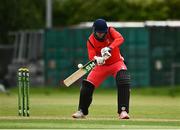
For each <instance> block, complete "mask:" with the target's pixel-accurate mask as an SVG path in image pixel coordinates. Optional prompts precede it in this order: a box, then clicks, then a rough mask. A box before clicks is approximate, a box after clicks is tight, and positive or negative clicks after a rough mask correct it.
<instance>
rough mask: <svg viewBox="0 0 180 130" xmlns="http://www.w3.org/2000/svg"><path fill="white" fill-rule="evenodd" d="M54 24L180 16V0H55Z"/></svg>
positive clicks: (160, 18)
mask: <svg viewBox="0 0 180 130" xmlns="http://www.w3.org/2000/svg"><path fill="white" fill-rule="evenodd" d="M53 15H54V17H53V21H54V26H64V25H69V24H76V23H79V22H82V21H93V20H94V19H96V18H100V17H101V18H104V19H107V20H108V21H144V20H168V19H172V20H177V19H180V0H146V2H145V1H144V0H89V1H84V0H54V12H53Z"/></svg>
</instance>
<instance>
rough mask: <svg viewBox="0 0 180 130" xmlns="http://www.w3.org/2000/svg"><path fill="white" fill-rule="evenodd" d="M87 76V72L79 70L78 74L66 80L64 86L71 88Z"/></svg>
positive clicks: (75, 73)
mask: <svg viewBox="0 0 180 130" xmlns="http://www.w3.org/2000/svg"><path fill="white" fill-rule="evenodd" d="M85 74H86V71H85V70H83V69H79V70H77V71H76V72H74V73H73V74H72V75H70V76H69V77H67V78H66V79H65V80H64V84H65V85H66V86H67V87H69V86H70V85H71V84H73V83H74V82H75V81H77V80H78V79H79V78H81V77H82V76H83V75H85Z"/></svg>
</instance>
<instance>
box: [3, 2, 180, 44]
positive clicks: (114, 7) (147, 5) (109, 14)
mask: <svg viewBox="0 0 180 130" xmlns="http://www.w3.org/2000/svg"><path fill="white" fill-rule="evenodd" d="M45 3H46V1H45V0H10V1H9V0H1V4H0V43H7V42H8V39H7V37H6V36H7V32H8V31H13V30H19V29H37V28H44V27H45ZM97 18H104V19H106V20H108V21H144V20H169V19H171V20H178V19H180V0H146V2H145V1H144V0H88V1H85V0H53V26H54V27H60V26H68V25H72V24H77V23H79V22H84V21H93V20H94V19H97Z"/></svg>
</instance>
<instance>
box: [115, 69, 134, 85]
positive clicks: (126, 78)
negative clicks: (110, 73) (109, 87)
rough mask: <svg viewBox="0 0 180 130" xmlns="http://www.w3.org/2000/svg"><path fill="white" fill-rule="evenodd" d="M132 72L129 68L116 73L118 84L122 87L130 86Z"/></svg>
mask: <svg viewBox="0 0 180 130" xmlns="http://www.w3.org/2000/svg"><path fill="white" fill-rule="evenodd" d="M130 81H131V78H130V74H129V72H128V71H127V70H120V71H118V72H117V74H116V84H117V86H118V87H119V86H121V87H129V86H130Z"/></svg>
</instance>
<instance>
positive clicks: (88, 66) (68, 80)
mask: <svg viewBox="0 0 180 130" xmlns="http://www.w3.org/2000/svg"><path fill="white" fill-rule="evenodd" d="M95 65H96V61H95V60H92V61H89V62H88V63H86V64H85V65H84V66H83V67H82V68H80V69H78V70H77V71H75V72H74V73H73V74H71V75H70V76H69V77H67V78H66V79H65V80H64V81H63V82H64V84H65V85H66V86H67V87H69V86H70V85H71V84H73V83H74V82H75V81H77V80H78V79H80V78H81V77H82V76H84V75H85V74H86V73H88V72H90V71H91V70H92V69H93V68H94V67H95Z"/></svg>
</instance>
